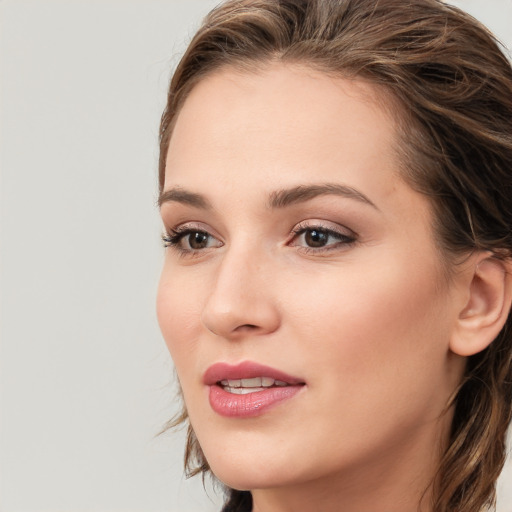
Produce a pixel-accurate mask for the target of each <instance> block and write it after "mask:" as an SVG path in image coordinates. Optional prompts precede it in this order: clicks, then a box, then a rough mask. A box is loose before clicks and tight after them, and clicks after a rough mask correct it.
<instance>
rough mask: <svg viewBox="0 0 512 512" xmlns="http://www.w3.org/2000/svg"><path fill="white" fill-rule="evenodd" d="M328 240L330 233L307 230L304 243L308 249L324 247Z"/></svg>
mask: <svg viewBox="0 0 512 512" xmlns="http://www.w3.org/2000/svg"><path fill="white" fill-rule="evenodd" d="M328 240H329V235H328V233H326V232H325V231H322V230H320V229H307V230H306V231H305V232H304V241H305V242H306V245H307V246H308V247H324V246H325V245H326V244H327V242H328Z"/></svg>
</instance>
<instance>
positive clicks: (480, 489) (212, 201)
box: [158, 0, 512, 512]
mask: <svg viewBox="0 0 512 512" xmlns="http://www.w3.org/2000/svg"><path fill="white" fill-rule="evenodd" d="M160 150H161V152H160V200H159V203H160V206H161V213H162V218H163V222H164V226H165V234H164V242H165V245H166V246H167V250H166V257H165V263H164V268H163V272H162V278H161V283H160V287H159V294H158V317H159V323H160V326H161V329H162V332H163V335H164V338H165V340H166V342H167V345H168V347H169V350H170V352H171V355H172V357H173V359H174V362H175V365H176V369H177V373H178V377H179V381H180V385H181V388H182V392H183V397H184V404H185V405H184V407H185V408H184V411H183V414H182V415H181V417H180V418H179V419H178V420H177V423H179V422H189V436H188V445H187V451H186V466H187V468H188V472H189V474H196V473H198V472H203V474H204V473H208V472H210V471H211V472H212V473H213V474H214V475H215V476H216V477H217V478H218V479H219V480H220V481H221V482H223V483H224V484H225V485H226V488H227V497H228V498H227V502H226V505H225V508H224V510H225V511H235V510H236V511H251V510H252V511H254V512H268V511H294V512H300V511H322V512H329V511H340V510H343V511H344V512H360V511H372V512H379V511H386V512H389V511H393V512H401V511H412V510H421V511H430V512H432V511H436V512H440V511H443V512H444V511H452V512H454V511H458V512H461V511H464V512H477V511H480V510H483V508H484V507H485V506H486V505H489V504H492V503H493V500H494V489H495V482H496V479H497V477H498V475H499V473H500V470H501V468H502V465H503V462H504V456H505V455H504V450H505V436H506V430H507V427H508V425H509V422H510V419H511V406H512V339H511V334H510V319H509V312H510V307H511V302H512V279H511V275H510V270H511V249H512V232H511V226H512V199H511V198H512V70H511V67H510V63H509V62H508V61H507V59H506V58H505V57H504V55H503V54H502V53H501V51H500V50H499V48H498V46H497V44H496V43H495V41H494V39H493V37H492V36H491V35H490V34H489V33H488V32H487V31H486V29H485V28H484V27H482V26H481V25H480V24H478V23H477V22H476V21H475V20H474V19H472V18H471V17H469V16H468V15H466V14H464V13H463V12H461V11H460V10H458V9H456V8H454V7H450V6H447V5H445V4H443V3H442V2H440V1H438V0H418V1H416V2H409V1H405V0H382V1H375V0H310V1H307V2H306V1H302V0H281V1H276V0H257V1H254V0H241V1H228V2H227V3H225V4H223V5H221V6H220V7H219V8H217V9H216V10H214V11H213V12H212V13H210V15H209V16H208V17H207V18H206V20H205V22H204V24H203V26H202V27H201V28H200V29H199V31H198V33H197V34H196V36H195V37H194V39H193V40H192V42H191V44H190V46H189V48H188V50H187V52H186V53H185V55H184V57H183V59H182V61H181V62H180V64H179V66H178V69H177V70H176V72H175V74H174V77H173V79H172V81H171V85H170V90H169V95H168V104H167V107H166V110H165V112H164V115H163V118H162V125H161V148H160Z"/></svg>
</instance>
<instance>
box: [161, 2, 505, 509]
mask: <svg viewBox="0 0 512 512" xmlns="http://www.w3.org/2000/svg"><path fill="white" fill-rule="evenodd" d="M269 61H282V62H300V63H303V64H306V65H309V66H311V67H313V68H315V69H318V70H320V71H323V72H325V73H329V74H332V75H333V76H338V77H344V78H358V79H362V80H365V81H366V82H368V83H370V84H373V85H374V86H375V87H377V88H380V89H381V90H383V91H384V93H385V97H386V98H387V99H388V100H389V101H388V103H389V102H390V103H391V104H392V105H393V106H394V107H396V108H394V109H393V112H394V116H395V119H396V122H397V126H398V131H399V134H400V141H399V145H398V146H399V147H398V148H397V151H398V152H399V156H400V161H401V164H402V169H401V170H402V175H403V177H404V179H405V180H406V181H407V182H408V183H409V184H410V185H411V186H412V187H413V188H414V189H415V190H417V191H419V192H421V193H423V194H425V195H427V196H428V197H429V198H430V200H431V203H432V205H433V209H434V222H435V233H436V237H437V242H438V245H439V247H440V250H441V251H442V253H443V255H444V259H445V261H447V262H449V261H452V262H453V261H455V260H456V257H457V256H460V255H461V254H467V253H470V252H471V251H475V250H487V251H490V252H492V253H493V255H494V256H495V257H497V258H507V259H508V258H510V257H511V254H512V229H511V227H512V68H511V65H510V62H509V60H508V59H507V57H506V56H505V54H504V52H503V51H502V49H501V48H500V45H499V43H498V42H497V41H496V39H495V38H494V37H493V35H492V34H491V33H490V32H489V31H488V30H487V29H486V28H485V27H484V26H483V25H481V24H480V23H479V22H477V21H476V20H475V19H474V18H472V17H471V16H469V15H468V14H466V13H464V12H463V11H461V10H459V9H457V8H455V7H452V6H449V5H447V4H445V3H443V2H442V1H440V0H414V1H412V0H230V1H227V2H225V3H223V4H221V5H220V6H219V7H218V8H216V9H214V10H213V11H212V12H211V13H210V14H209V15H208V16H207V17H206V19H205V20H204V22H203V24H202V26H201V27H200V29H199V30H198V32H197V33H196V35H195V36H194V38H193V39H192V41H191V43H190V45H189V47H188V49H187V50H186V53H185V54H184V56H183V58H182V59H181V61H180V63H179V65H178V67H177V69H176V71H175V73H174V75H173V77H172V80H171V84H170V88H169V92H168V98H167V106H166V108H165V111H164V113H163V116H162V121H161V126H160V161H159V181H160V190H162V189H163V185H164V171H165V163H166V156H167V151H168V147H169V140H170V138H171V135H172V130H173V125H174V122H175V120H176V118H177V115H178V114H179V111H180V108H181V106H182V105H183V103H184V101H185V100H186V98H187V96H188V94H189V92H190V91H191V90H192V88H193V87H194V85H195V84H197V83H198V82H199V81H200V80H202V79H203V78H204V77H205V76H207V75H208V74H209V73H211V72H213V71H215V70H218V69H219V68H221V67H223V66H231V67H236V68H240V69H242V70H246V71H251V70H255V69H256V70H257V69H258V66H259V65H261V64H265V63H266V62H269ZM447 268H448V269H449V268H450V266H449V265H447ZM449 406H453V407H454V411H455V412H454V420H453V424H452V430H451V436H450V440H449V444H448V448H447V450H446V452H445V453H444V456H443V458H442V460H441V462H440V465H439V468H438V474H437V476H436V478H435V482H436V483H435V488H434V494H433V503H432V507H433V510H435V512H461V511H464V512H480V511H481V510H482V509H483V508H484V507H490V506H492V505H493V504H494V501H495V485H496V480H497V478H498V475H499V474H500V472H501V469H502V467H503V464H504V461H505V446H506V433H507V428H508V426H509V424H510V421H511V416H512V412H511V409H512V330H511V318H510V315H509V318H508V320H507V323H506V325H505V327H504V328H503V330H502V332H501V333H500V334H499V336H498V337H497V338H496V340H494V342H493V343H492V344H491V345H490V346H489V347H488V348H487V349H486V350H484V351H483V352H481V353H479V354H476V355H474V356H471V357H469V358H468V362H467V368H466V372H465V376H464V379H463V382H462V383H461V384H460V387H459V388H458V390H457V392H456V394H455V395H454V396H453V400H452V402H451V403H450V404H447V407H449ZM179 423H185V424H187V423H188V420H187V412H186V409H185V408H184V409H183V411H182V413H181V415H180V416H179V417H178V418H176V419H175V420H174V421H173V422H172V423H171V424H169V426H171V425H177V424H179ZM185 465H186V469H187V473H188V474H189V475H193V474H197V473H201V472H202V473H203V475H204V474H207V473H208V472H209V467H208V463H207V461H206V460H205V458H204V456H203V453H202V451H201V448H200V446H199V443H198V441H197V439H196V437H195V435H194V432H193V430H192V428H191V426H190V425H188V441H187V448H186V453H185ZM250 499H251V498H250V493H248V492H243V491H235V490H230V489H228V503H229V505H228V506H226V509H225V510H228V509H229V510H232V511H235V510H240V511H242V510H250Z"/></svg>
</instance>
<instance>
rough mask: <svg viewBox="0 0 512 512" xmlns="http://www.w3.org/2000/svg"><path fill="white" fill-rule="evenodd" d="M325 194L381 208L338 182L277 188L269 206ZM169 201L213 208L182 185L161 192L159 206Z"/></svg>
mask: <svg viewBox="0 0 512 512" xmlns="http://www.w3.org/2000/svg"><path fill="white" fill-rule="evenodd" d="M323 195H334V196H341V197H345V198H347V199H355V200H356V201H359V202H361V203H364V204H367V205H369V206H371V207H373V208H375V209H376V210H379V208H377V206H376V205H375V203H373V202H372V201H371V200H370V199H369V198H368V197H367V196H365V195H364V194H363V193H362V192H360V191H359V190H357V189H355V188H353V187H350V186H348V185H341V184H338V183H322V184H319V185H298V186H296V187H292V188H288V189H283V190H276V191H274V192H272V193H271V194H270V196H269V201H268V206H269V208H271V209H277V208H286V207H287V206H291V205H294V204H298V203H304V202H306V201H310V200H312V199H314V198H316V197H318V196H323ZM168 202H176V203H181V204H186V205H189V206H193V207H195V208H201V209H203V210H213V207H212V205H211V203H210V202H209V201H208V199H206V197H205V196H203V195H201V194H197V193H195V192H189V191H188V190H185V189H183V188H181V187H176V188H172V189H169V190H166V191H165V192H162V193H161V194H160V196H159V198H158V206H159V207H161V206H162V205H163V204H164V203H168Z"/></svg>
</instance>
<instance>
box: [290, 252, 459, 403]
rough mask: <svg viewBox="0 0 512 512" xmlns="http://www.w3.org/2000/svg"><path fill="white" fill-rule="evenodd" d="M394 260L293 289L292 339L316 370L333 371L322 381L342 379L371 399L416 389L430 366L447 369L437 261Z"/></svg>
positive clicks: (340, 272)
mask: <svg viewBox="0 0 512 512" xmlns="http://www.w3.org/2000/svg"><path fill="white" fill-rule="evenodd" d="M393 256H394V255H389V257H388V258H382V260H384V259H385V261H387V262H389V263H390V264H389V265H381V266H379V265H378V264H377V265H376V264H373V265H368V266H365V265H362V266H361V267H360V266H359V264H357V265H356V263H354V264H351V265H347V267H346V268H345V269H340V270H338V269H337V271H336V272H330V273H325V274H324V275H321V274H316V275H314V276H311V279H306V280H302V285H301V286H300V287H299V286H291V285H289V286H288V294H287V299H286V301H287V302H288V304H289V308H288V309H289V311H288V314H292V315H293V316H292V318H291V320H290V325H291V329H294V332H293V334H292V338H294V339H300V340H301V344H302V346H303V347H304V350H305V351H307V353H308V357H309V360H311V358H313V360H314V364H315V366H316V367H318V368H324V369H328V368H330V369H331V370H332V371H331V372H330V373H331V374H330V376H327V375H326V374H325V373H324V375H323V376H322V379H325V378H328V379H329V381H330V382H329V383H328V384H329V385H335V384H336V382H338V383H339V381H340V379H343V380H344V381H345V385H346V386H349V387H350V388H351V389H353V390H354V392H355V391H356V388H357V391H358V393H360V392H361V391H362V390H364V389H368V392H369V393H370V392H371V390H370V388H380V387H381V386H385V387H389V386H390V385H394V383H396V386H397V387H398V386H401V385H403V384H404V382H405V380H407V379H408V378H410V380H411V382H416V383H419V382H420V379H418V378H417V377H419V376H418V375H416V374H417V372H422V373H423V374H424V373H425V370H426V369H427V368H426V366H427V365H430V366H431V367H432V368H433V369H435V368H436V366H438V367H439V370H440V369H442V362H443V358H444V357H445V355H446V349H447V340H448V337H449V322H448V316H447V313H446V311H447V295H446V293H445V292H443V291H440V290H439V286H438V284H439V275H438V271H437V269H436V268H435V267H434V266H433V265H432V261H435V260H433V258H432V259H430V260H418V259H415V260H414V264H412V263H409V262H408V261H407V260H405V259H403V258H402V261H401V260H400V259H399V256H396V257H393ZM356 267H357V268H356ZM292 305H295V309H294V310H292ZM305 355H306V354H304V356H305ZM400 379H402V380H400ZM361 383H363V384H364V385H363V384H361Z"/></svg>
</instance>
